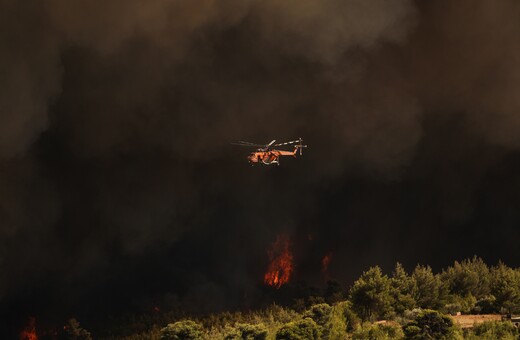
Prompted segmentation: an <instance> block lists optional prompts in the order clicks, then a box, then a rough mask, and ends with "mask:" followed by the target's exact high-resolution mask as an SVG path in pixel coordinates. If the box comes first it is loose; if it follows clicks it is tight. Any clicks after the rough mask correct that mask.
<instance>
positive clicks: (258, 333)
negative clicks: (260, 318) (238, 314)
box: [225, 323, 267, 340]
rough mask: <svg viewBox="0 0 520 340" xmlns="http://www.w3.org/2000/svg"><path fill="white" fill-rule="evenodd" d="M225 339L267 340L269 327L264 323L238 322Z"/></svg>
mask: <svg viewBox="0 0 520 340" xmlns="http://www.w3.org/2000/svg"><path fill="white" fill-rule="evenodd" d="M225 339H229V340H231V339H243V340H265V339H267V328H266V327H265V326H264V325H263V324H257V325H252V324H249V323H238V324H236V325H235V327H234V330H233V331H229V334H228V335H227V336H226V337H225Z"/></svg>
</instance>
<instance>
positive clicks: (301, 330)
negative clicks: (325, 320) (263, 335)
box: [276, 318, 320, 340]
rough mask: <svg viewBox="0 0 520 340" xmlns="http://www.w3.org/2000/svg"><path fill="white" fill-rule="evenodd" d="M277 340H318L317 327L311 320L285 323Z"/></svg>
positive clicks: (277, 335)
mask: <svg viewBox="0 0 520 340" xmlns="http://www.w3.org/2000/svg"><path fill="white" fill-rule="evenodd" d="M276 339H277V340H318V339H320V330H319V326H318V325H317V324H316V322H314V320H312V319H311V318H305V319H302V320H298V321H293V322H289V323H286V324H285V325H283V326H282V327H280V329H279V330H278V332H276Z"/></svg>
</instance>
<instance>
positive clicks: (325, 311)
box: [303, 303, 332, 338]
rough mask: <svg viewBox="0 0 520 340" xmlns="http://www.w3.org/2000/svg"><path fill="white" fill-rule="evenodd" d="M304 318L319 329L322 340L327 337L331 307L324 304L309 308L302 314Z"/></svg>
mask: <svg viewBox="0 0 520 340" xmlns="http://www.w3.org/2000/svg"><path fill="white" fill-rule="evenodd" d="M303 317H304V318H311V319H312V320H314V322H316V324H317V325H318V326H319V327H320V333H321V334H322V336H323V337H324V338H328V336H329V328H330V321H331V317H332V307H331V306H329V305H328V304H326V303H320V304H317V305H314V306H311V308H310V309H309V310H307V311H306V312H305V313H303Z"/></svg>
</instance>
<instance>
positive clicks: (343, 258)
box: [0, 0, 520, 322]
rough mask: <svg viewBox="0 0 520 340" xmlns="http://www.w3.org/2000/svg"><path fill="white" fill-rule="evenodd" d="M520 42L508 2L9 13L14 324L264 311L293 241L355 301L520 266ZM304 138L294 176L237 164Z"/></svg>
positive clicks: (0, 18)
mask: <svg viewBox="0 0 520 340" xmlns="http://www.w3.org/2000/svg"><path fill="white" fill-rule="evenodd" d="M519 22H520V2H518V1H516V0H498V1H486V0H473V1H470V0H455V1H448V0H439V1H435V2H433V1H412V0H348V1H345V0H323V1H315V0H299V1H295V0H286V1H279V0H265V1H257V0H249V1H243V0H240V1H239V0H222V1H213V0H196V1H193V0H176V1H171V0H154V1H146V2H143V1H137V0H125V1H122V0H113V1H103V2H102V1H81V2H79V1H78V2H77V1H65V0H47V1H43V0H36V1H30V2H27V1H16V0H1V1H0V302H1V304H2V305H3V306H4V307H3V308H2V314H4V315H16V317H26V316H27V315H35V314H36V315H38V316H42V317H46V318H47V319H48V320H50V321H49V322H54V321H52V319H53V318H56V319H58V320H60V318H64V317H69V316H71V315H80V316H81V315H86V318H88V316H89V315H94V314H95V315H100V314H101V315H105V314H107V315H108V314H110V312H111V310H115V309H116V307H117V306H124V307H121V308H123V309H127V310H128V309H132V308H134V310H136V311H140V310H143V309H145V308H147V307H146V306H148V305H153V304H162V305H163V306H166V308H167V307H168V306H170V305H182V306H191V307H192V308H193V309H195V311H197V310H203V311H206V310H208V311H211V310H222V309H226V308H250V307H254V301H256V299H257V297H258V296H260V295H261V294H262V292H261V289H260V288H259V286H260V285H261V280H262V273H263V271H264V270H265V268H266V265H267V264H266V261H267V255H266V249H267V248H268V247H269V244H270V243H271V242H273V241H274V240H275V238H276V235H278V234H280V233H287V234H289V235H290V236H291V238H292V241H293V250H294V252H295V271H294V276H295V278H294V279H295V280H307V281H309V282H314V283H316V284H318V283H319V282H320V280H322V273H321V269H320V263H321V258H322V257H323V256H324V255H325V254H328V253H330V252H332V253H333V257H332V262H331V264H330V267H329V270H330V276H332V277H334V278H336V279H338V280H340V282H342V284H344V285H345V287H346V285H347V284H348V283H349V282H351V280H352V279H354V278H355V277H357V276H358V275H359V274H360V272H361V270H363V269H366V268H367V267H368V266H370V265H374V264H379V265H382V266H383V268H385V269H386V270H389V269H390V268H391V267H392V265H393V264H394V263H395V262H396V261H400V262H402V263H404V264H405V266H406V267H407V268H409V269H411V268H412V267H413V266H414V265H415V264H417V263H427V264H430V265H432V266H433V267H434V268H437V269H438V268H441V267H442V266H446V265H448V264H449V263H451V262H452V261H453V260H456V259H461V258H465V257H470V256H473V255H474V254H476V255H479V256H482V257H483V258H484V260H486V261H488V262H490V263H495V262H496V261H497V260H499V259H502V260H504V261H505V262H506V263H507V264H509V265H512V266H518V265H519V264H520V262H519V260H518V251H517V249H518V245H517V244H518V238H519V232H518V225H519V223H520V209H519V208H520V207H519V199H520V95H519V93H520V92H519V91H520V25H519ZM298 137H302V138H304V140H305V142H306V143H307V144H308V145H309V148H308V149H306V150H305V152H304V156H303V157H302V158H299V159H285V158H284V159H282V162H281V165H280V166H279V167H269V168H267V167H253V168H252V167H250V166H249V165H248V164H247V161H246V158H245V156H246V155H247V154H248V153H249V152H250V150H248V149H241V148H239V147H235V146H231V145H229V143H230V142H232V141H235V140H248V141H251V142H255V143H267V142H269V141H270V140H272V139H277V140H279V141H285V140H292V139H294V138H298ZM143 306H144V307H143ZM185 308H188V307H185ZM100 311H103V312H100ZM103 313H105V314H103ZM55 322H59V321H55Z"/></svg>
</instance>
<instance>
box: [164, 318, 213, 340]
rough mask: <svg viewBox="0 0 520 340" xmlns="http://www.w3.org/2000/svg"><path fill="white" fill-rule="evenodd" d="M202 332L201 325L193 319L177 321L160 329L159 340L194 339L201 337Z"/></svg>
mask: <svg viewBox="0 0 520 340" xmlns="http://www.w3.org/2000/svg"><path fill="white" fill-rule="evenodd" d="M202 332H203V328H202V326H201V325H200V324H198V323H196V322H195V321H191V320H183V321H177V322H176V323H170V324H168V326H166V327H164V328H163V329H161V340H195V339H200V338H201V337H202Z"/></svg>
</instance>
